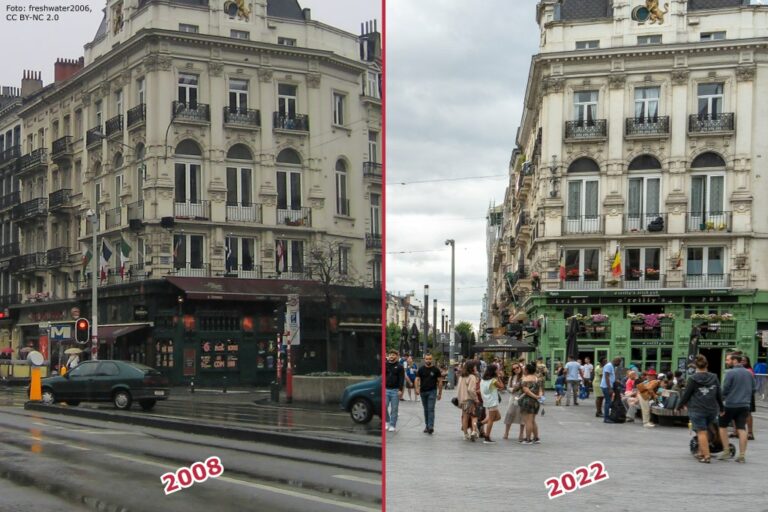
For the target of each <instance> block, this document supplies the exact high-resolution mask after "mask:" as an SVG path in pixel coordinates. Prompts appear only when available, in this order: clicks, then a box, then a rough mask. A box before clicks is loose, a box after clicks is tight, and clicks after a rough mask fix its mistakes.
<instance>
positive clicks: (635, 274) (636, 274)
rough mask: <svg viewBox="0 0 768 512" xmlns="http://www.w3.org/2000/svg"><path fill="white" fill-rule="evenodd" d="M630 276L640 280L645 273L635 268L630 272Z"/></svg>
mask: <svg viewBox="0 0 768 512" xmlns="http://www.w3.org/2000/svg"><path fill="white" fill-rule="evenodd" d="M629 274H630V275H631V276H632V278H633V279H640V278H641V277H642V275H643V271H642V270H640V269H639V268H633V269H630V270H629Z"/></svg>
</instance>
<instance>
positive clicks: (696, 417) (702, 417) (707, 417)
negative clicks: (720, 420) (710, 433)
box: [688, 411, 717, 432]
mask: <svg viewBox="0 0 768 512" xmlns="http://www.w3.org/2000/svg"><path fill="white" fill-rule="evenodd" d="M688 418H690V420H691V424H692V425H693V430H694V431H695V432H699V431H701V430H707V428H708V427H709V425H710V424H711V423H714V422H715V421H716V420H717V413H714V412H712V413H707V412H691V411H688Z"/></svg>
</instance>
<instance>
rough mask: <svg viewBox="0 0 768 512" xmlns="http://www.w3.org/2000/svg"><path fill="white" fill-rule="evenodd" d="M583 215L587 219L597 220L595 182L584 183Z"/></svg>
mask: <svg viewBox="0 0 768 512" xmlns="http://www.w3.org/2000/svg"><path fill="white" fill-rule="evenodd" d="M584 215H585V217H586V218H588V219H590V218H591V219H594V218H597V181H587V182H585V192H584Z"/></svg>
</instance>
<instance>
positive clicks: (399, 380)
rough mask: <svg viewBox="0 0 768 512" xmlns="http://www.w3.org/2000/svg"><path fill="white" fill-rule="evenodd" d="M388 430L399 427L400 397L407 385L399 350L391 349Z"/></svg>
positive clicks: (387, 368)
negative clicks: (399, 358)
mask: <svg viewBox="0 0 768 512" xmlns="http://www.w3.org/2000/svg"><path fill="white" fill-rule="evenodd" d="M386 372H387V378H386V394H387V405H386V411H387V430H388V431H389V432H395V430H396V428H397V409H398V407H399V405H400V399H401V398H403V386H404V385H405V370H404V369H403V365H402V364H400V361H399V360H398V353H397V350H394V349H393V350H390V351H389V355H388V356H387V367H386Z"/></svg>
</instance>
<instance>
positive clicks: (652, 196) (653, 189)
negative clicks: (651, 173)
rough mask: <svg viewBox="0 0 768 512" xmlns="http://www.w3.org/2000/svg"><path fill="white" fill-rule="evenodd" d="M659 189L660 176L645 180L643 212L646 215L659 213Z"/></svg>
mask: <svg viewBox="0 0 768 512" xmlns="http://www.w3.org/2000/svg"><path fill="white" fill-rule="evenodd" d="M660 189H661V179H660V178H650V179H648V180H647V194H648V197H646V200H645V214H646V215H658V214H659V195H660V193H661V192H660Z"/></svg>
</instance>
